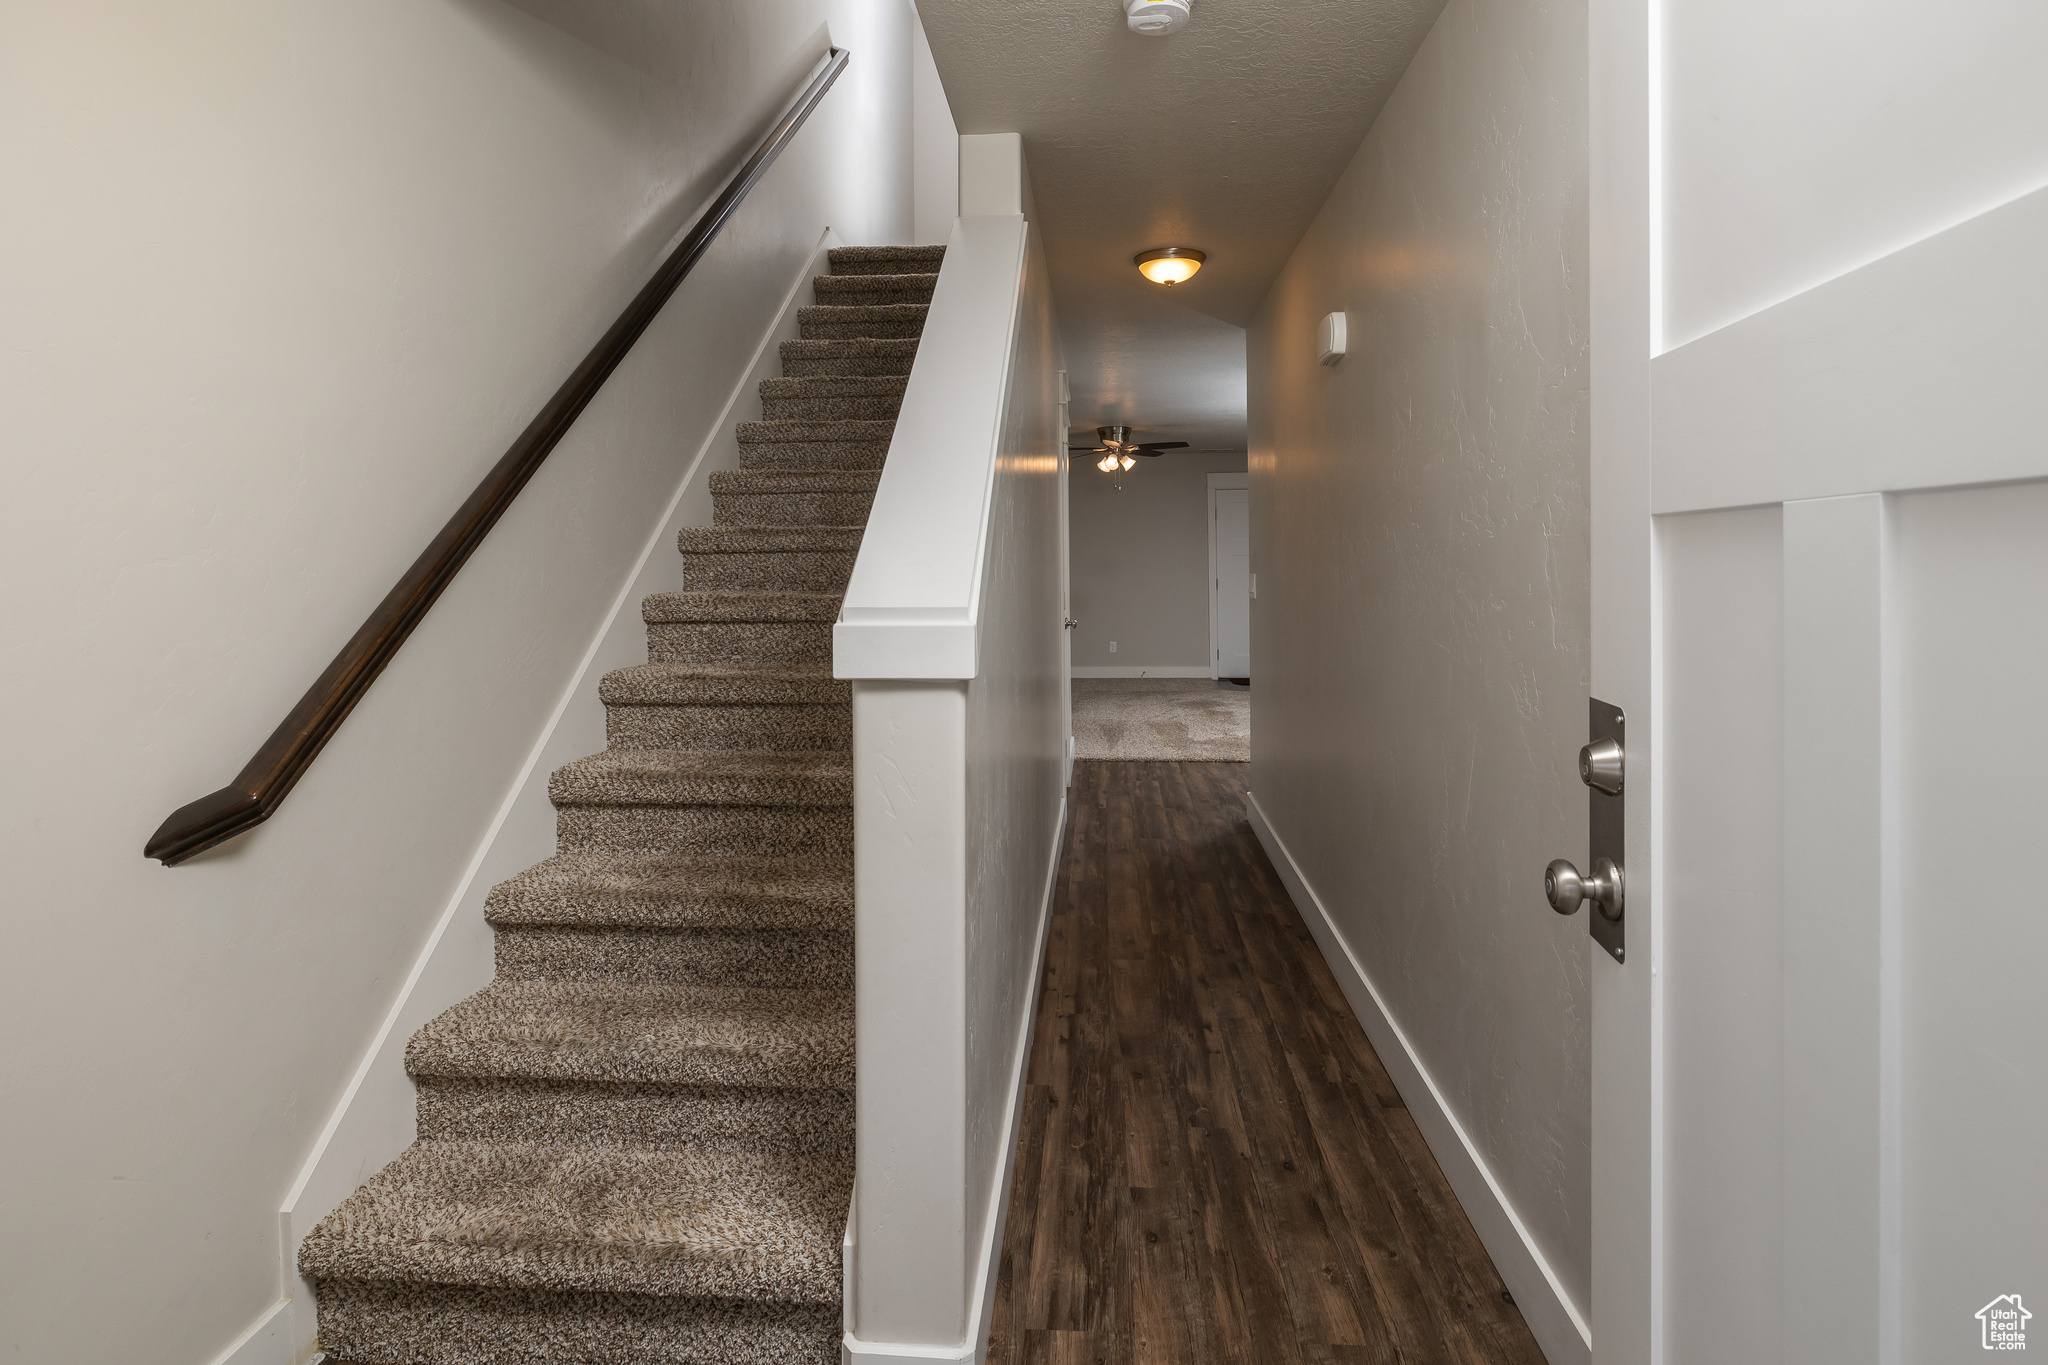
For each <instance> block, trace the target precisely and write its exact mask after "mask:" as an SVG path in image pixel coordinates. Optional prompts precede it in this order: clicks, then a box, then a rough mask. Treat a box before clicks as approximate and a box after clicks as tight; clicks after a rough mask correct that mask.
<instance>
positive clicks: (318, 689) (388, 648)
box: [142, 48, 846, 867]
mask: <svg viewBox="0 0 2048 1365" xmlns="http://www.w3.org/2000/svg"><path fill="white" fill-rule="evenodd" d="M845 69H846V50H845V49H844V48H833V49H832V50H831V52H830V54H829V55H828V56H827V57H826V58H825V62H824V66H823V68H822V69H821V70H819V72H818V73H817V74H816V75H815V76H813V77H812V78H811V82H810V84H809V85H807V86H805V87H804V90H803V93H801V94H800V95H798V96H797V97H796V99H795V101H794V102H793V103H791V104H790V106H789V107H788V109H787V110H786V111H785V112H784V113H783V115H782V117H781V118H780V119H779V120H777V122H776V124H775V126H774V127H773V128H771V129H770V130H769V131H768V133H767V135H766V136H765V137H763V138H762V139H761V141H760V142H759V143H758V144H757V145H756V146H755V148H754V150H753V153H752V154H751V155H749V156H748V157H747V159H746V162H745V163H744V164H743V165H741V167H740V168H739V170H737V171H735V172H734V173H733V176H732V178H731V179H730V180H728V181H727V182H726V184H725V188H723V189H721V190H720V191H719V192H718V196H717V198H715V199H713V200H712V201H711V204H710V207H708V208H706V209H705V210H704V212H703V214H702V215H701V216H700V217H699V218H698V219H697V221H696V223H695V224H693V225H692V226H691V228H690V230H689V232H688V233H687V234H685V235H684V237H683V240H682V241H681V242H680V243H679V244H678V245H677V246H676V249H675V250H674V251H672V252H670V253H669V257H668V259H667V260H665V261H663V262H662V264H661V268H660V269H659V270H657V271H655V272H654V278H653V279H650V280H649V281H648V282H647V284H646V286H645V287H644V288H642V289H641V291H640V292H639V293H638V294H637V295H635V296H634V298H633V301H632V303H630V304H628V305H627V306H626V311H625V312H623V313H621V314H620V315H619V320H618V321H617V322H614V323H613V324H612V325H611V327H610V328H609V329H608V330H607V331H606V332H605V334H604V336H603V338H602V339H600V340H599V341H598V343H597V345H596V346H594V347H592V348H591V351H590V354H589V355H587V356H585V357H584V358H583V363H582V364H580V365H578V366H577V367H576V369H575V372H574V373H572V374H571V375H570V376H569V378H568V379H567V380H566V381H564V382H563V384H562V387H561V388H559V389H557V390H556V391H555V396H554V397H553V398H550V399H549V400H548V402H547V406H545V407H543V408H542V409H541V410H540V413H539V414H538V415H537V416H536V417H535V418H534V419H533V421H532V422H531V423H529V424H528V425H527V428H526V430H525V431H523V432H521V433H520V436H519V439H518V440H516V441H514V442H513V443H512V448H511V449H510V450H508V451H506V452H505V456H504V458H503V459H501V460H499V461H498V463H497V464H496V465H494V466H492V468H491V472H490V473H489V474H486V475H485V476H484V480H483V482H482V483H479V484H478V485H477V486H476V491H475V492H474V493H471V494H470V495H469V497H468V499H467V500H466V501H464V503H463V504H462V506H461V507H460V508H459V509H457V511H456V513H455V515H454V516H453V517H452V518H450V519H449V522H448V524H447V525H446V526H444V527H442V528H441V534H439V535H437V536H435V537H434V539H433V542H432V543H431V544H429V545H428V546H427V548H426V552H425V553H424V554H422V555H421V556H420V557H419V558H418V559H417V560H415V561H413V566H412V567H411V568H410V569H407V570H406V571H405V577H403V578H401V579H399V580H398V586H396V587H394V588H393V589H392V590H391V591H390V593H389V594H388V595H386V597H385V598H384V600H383V601H382V602H380V603H379V604H378V605H377V609H376V610H375V611H373V612H371V613H370V619H369V620H367V621H365V622H363V625H362V629H360V630H358V631H357V632H356V633H355V637H354V638H353V639H351V640H350V641H349V642H348V644H347V646H346V647H344V648H343V649H342V651H341V653H340V654H338V655H336V656H335V658H334V662H333V663H331V664H329V665H327V671H326V672H324V673H322V674H321V675H320V677H319V679H318V680H317V681H315V682H314V684H313V686H312V688H311V689H310V690H309V691H308V692H307V693H306V695H305V696H303V697H301V698H300V699H299V704H298V705H297V706H294V707H293V708H292V710H291V714H290V715H288V716H286V717H285V718H284V723H283V724H281V725H279V726H278V727H277V729H276V730H275V731H273V732H272V734H271V736H270V738H269V739H267V740H265V741H264V742H263V747H262V748H260V749H258V750H257V751H256V756H255V757H254V758H251V759H250V760H249V762H248V763H247V765H246V766H244V767H243V769H242V771H241V772H240V773H238V774H237V775H236V777H235V780H234V781H233V782H230V783H229V784H228V785H227V786H225V787H222V788H221V789H220V790H219V791H217V792H214V793H213V794H212V795H210V796H202V797H200V798H199V799H198V800H197V801H194V802H192V803H191V804H190V805H188V806H180V807H179V808H178V809H177V810H175V811H173V812H172V813H171V816H170V818H169V819H167V820H165V821H164V822H163V824H162V825H160V826H159V827H158V828H157V832H156V833H155V834H153V835H151V836H150V839H149V842H148V843H147V844H145V845H144V846H143V850H142V851H143V854H144V856H146V857H150V858H160V859H162V860H163V863H164V865H165V866H166V867H175V866H176V865H177V864H179V863H181V862H184V861H185V860H186V859H187V858H190V857H191V856H193V855H194V854H196V853H202V852H204V851H205V850H207V849H209V848H212V847H213V846H214V845H215V844H218V843H221V842H222V841H224V840H227V839H232V838H234V837H235V836H236V835H238V834H244V833H247V832H248V831H249V830H252V829H254V828H255V827H256V826H258V825H260V824H262V823H263V822H264V821H265V820H268V819H269V818H270V817H271V816H272V815H273V814H275V813H276V811H277V808H278V807H279V806H280V805H282V804H283V803H284V799H285V797H286V796H288V795H290V794H291V789H292V788H293V787H294V786H295V785H297V783H298V780H299V779H300V778H301V777H303V776H304V775H305V772H306V769H307V768H308V767H310V766H311V765H312V762H313V760H314V759H315V758H316V757H318V756H319V754H320V750H321V749H323V748H325V747H326V745H327V741H328V740H330V739H332V738H333V737H334V732H335V731H336V730H338V729H340V728H341V723H342V721H344V720H346V719H348V713H349V712H350V711H353V710H354V709H355V706H356V703H357V702H359V701H361V700H362V699H363V694H364V693H365V692H367V691H369V690H370V684H371V683H373V682H375V681H376V680H377V675H378V674H380V673H382V672H383V671H384V667H385V665H387V664H389V663H390V662H391V660H392V657H393V656H394V655H396V654H397V653H398V650H399V647H400V646H401V645H403V644H404V643H405V642H406V639H407V638H408V637H409V636H411V634H412V633H413V630H414V629H415V628H416V627H417V626H418V625H419V623H420V621H421V620H422V619H423V618H425V616H426V614H427V610H428V608H430V607H432V606H433V605H434V602H435V600H436V599H438V598H439V597H440V596H441V594H442V592H443V591H445V590H446V589H447V587H448V584H449V583H450V582H452V581H453V580H454V578H455V575H456V573H457V572H458V571H460V570H461V568H462V566H463V564H464V563H465V562H467V561H468V559H469V557H470V555H471V554H473V553H475V551H476V547H477V546H478V545H480V544H482V543H483V539H484V537H485V536H486V535H488V534H489V533H490V529H491V527H493V526H495V525H496V524H497V522H498V518H499V517H501V516H503V515H504V514H505V509H506V508H508V507H510V506H511V505H512V500H513V499H514V498H516V497H518V496H519V490H520V489H522V488H524V487H526V483H527V480H529V479H531V478H532V477H533V475H534V472H535V471H536V470H538V469H539V468H540V467H541V464H542V463H543V462H544V461H546V459H547V457H548V455H549V453H550V452H552V451H553V450H554V448H555V446H556V444H557V443H558V442H559V441H560V440H561V439H562V437H563V436H564V435H566V434H567V433H568V431H569V428H570V426H571V425H572V424H573V423H574V422H575V421H576V417H577V415H578V414H579V413H581V412H582V411H583V409H584V408H585V407H587V406H588V405H589V403H590V400H591V399H592V398H594V397H596V396H597V391H598V390H599V389H600V388H602V387H603V386H604V381H605V380H606V378H608V377H609V376H610V374H611V372H612V371H613V370H615V369H617V368H618V366H619V362H620V361H622V360H624V359H625V358H626V353H627V352H628V351H630V350H632V349H633V343H634V342H636V341H638V340H639V339H640V334H641V333H642V332H645V331H646V330H647V328H648V326H649V324H651V323H652V322H653V321H654V319H655V316H656V315H657V314H659V313H660V312H661V309H662V305H663V304H665V303H667V302H668V300H669V296H670V295H671V294H673V293H675V291H676V287H677V286H678V285H680V284H681V283H682V282H683V278H684V277H685V276H686V275H688V274H689V273H690V269H691V267H692V266H694V265H696V264H697V261H698V260H699V259H700V258H701V257H702V256H703V255H704V253H705V251H706V250H707V249H709V247H710V246H711V242H712V239H713V238H715V237H717V236H718V233H719V229H721V228H723V227H724V226H725V225H726V223H727V222H728V221H729V220H730V219H731V218H732V216H733V213H734V212H735V211H736V210H737V209H738V208H739V206H740V201H742V200H743V199H745V198H746V197H747V192H748V191H749V190H751V189H753V188H754V185H755V183H756V182H758V181H759V180H760V179H761V177H762V176H763V175H765V174H766V173H767V171H768V168H769V167H770V166H771V165H773V164H774V162H775V158H776V157H777V156H779V155H781V153H782V149H783V148H784V147H787V146H788V145H789V143H790V140H791V139H792V138H794V137H795V136H796V133H797V130H798V129H799V128H801V127H803V125H804V120H805V119H807V118H809V117H810V115H811V111H812V110H813V109H816V108H817V107H818V103H819V101H821V100H823V99H824V98H825V92H826V91H827V90H829V89H831V88H832V83H833V82H834V81H836V80H838V79H839V73H840V72H842V71H844V70H845Z"/></svg>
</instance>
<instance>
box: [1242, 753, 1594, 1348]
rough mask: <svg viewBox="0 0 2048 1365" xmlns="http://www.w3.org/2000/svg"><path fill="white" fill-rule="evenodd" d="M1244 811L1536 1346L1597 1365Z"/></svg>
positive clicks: (1422, 1075) (1486, 1173) (1309, 895)
mask: <svg viewBox="0 0 2048 1365" xmlns="http://www.w3.org/2000/svg"><path fill="white" fill-rule="evenodd" d="M1244 804H1245V812H1246V814H1248V815H1249V816H1250V817H1251V822H1252V830H1253V832H1254V833H1256V834H1257V835H1258V836H1259V843H1260V844H1261V845H1263V846H1264V848H1265V850H1266V857H1267V858H1269V859H1270V860H1271V861H1272V864H1273V869H1274V870H1275V871H1276V872H1278V873H1279V874H1280V880H1281V881H1282V882H1284V883H1286V886H1287V894H1288V895H1290V896H1292V897H1293V898H1294V906H1295V909H1297V910H1299V911H1300V912H1301V918H1302V920H1303V921H1304V922H1305V923H1306V924H1307V925H1308V927H1309V932H1310V933H1312V934H1314V935H1315V939H1316V943H1317V945H1318V946H1319V947H1320V948H1321V949H1322V950H1323V957H1324V958H1325V959H1327V960H1328V962H1329V964H1330V970H1331V971H1332V972H1334V973H1335V974H1336V977H1337V984H1338V985H1339V986H1341V987H1342V988H1343V990H1344V998H1345V999H1346V1000H1348V1001H1350V1002H1351V1010H1352V1012H1353V1013H1354V1014H1356V1015H1357V1016H1358V1022H1359V1023H1360V1024H1361V1025H1363V1026H1364V1028H1365V1035H1366V1037H1367V1038H1368V1039H1370V1040H1371V1042H1372V1046H1373V1050H1374V1051H1375V1052H1377V1053H1378V1054H1379V1057H1380V1063H1381V1064H1382V1065H1383V1066H1385V1067H1386V1069H1387V1074H1388V1075H1389V1076H1390V1077H1392V1078H1393V1082H1394V1087H1395V1089H1397V1090H1399V1091H1400V1092H1401V1098H1402V1100H1404V1101H1405V1102H1406V1103H1407V1105H1408V1112H1409V1113H1410V1114H1411V1115H1413V1116H1414V1119H1415V1126H1416V1127H1417V1128H1419V1129H1420V1130H1421V1131H1422V1136H1423V1140H1424V1141H1426V1142H1427V1143H1428V1144H1429V1150H1430V1152H1431V1153H1432V1154H1433V1155H1434V1156H1435V1157H1436V1161H1437V1165H1439V1166H1440V1167H1442V1168H1443V1173H1444V1178H1445V1179H1447V1180H1449V1181H1450V1183H1451V1189H1452V1191H1453V1192H1454V1193H1456V1194H1457V1196H1458V1202H1459V1203H1461V1204H1463V1205H1464V1207H1465V1215H1466V1216H1467V1217H1468V1218H1470V1219H1471V1220H1472V1227H1473V1229H1474V1230H1475V1231H1477V1232H1478V1234H1479V1240H1480V1241H1481V1242H1482V1243H1483V1244H1484V1245H1485V1247H1486V1251H1487V1254H1488V1255H1490V1256H1492V1257H1493V1265H1494V1268H1495V1269H1496V1270H1498V1271H1499V1272H1500V1277H1501V1280H1502V1281H1503V1282H1504V1283H1505V1284H1506V1285H1507V1287H1508V1292H1509V1293H1511V1294H1513V1295H1514V1296H1515V1305H1516V1306H1517V1307H1519V1308H1520V1309H1521V1310H1522V1317H1523V1319H1524V1320H1525V1321H1526V1322H1527V1323H1528V1324H1529V1330H1530V1331H1531V1332H1532V1333H1534V1334H1535V1337H1536V1344H1537V1345H1538V1346H1540V1347H1542V1348H1543V1355H1544V1358H1545V1359H1547V1360H1549V1361H1550V1365H1590V1362H1591V1361H1592V1358H1593V1334H1592V1331H1591V1329H1590V1328H1589V1327H1588V1326H1587V1325H1586V1318H1585V1315H1584V1314H1583V1313H1582V1312H1581V1311H1580V1310H1579V1308H1578V1306H1577V1305H1576V1304H1574V1303H1573V1302H1572V1300H1571V1296H1570V1295H1569V1294H1567V1293H1566V1292H1565V1290H1564V1285H1563V1284H1562V1283H1561V1282H1560V1281H1559V1280H1558V1278H1557V1274H1556V1272H1554V1271H1553V1270H1552V1269H1551V1268H1550V1262H1549V1260H1548V1259H1547V1258H1546V1257H1545V1256H1544V1255H1543V1253H1542V1252H1541V1251H1540V1250H1538V1249H1537V1247H1536V1244H1535V1243H1534V1242H1533V1241H1531V1240H1530V1237H1529V1230H1528V1228H1527V1227H1526V1226H1524V1225H1523V1223H1522V1220H1521V1217H1520V1216H1519V1215H1517V1214H1516V1212H1515V1209H1514V1206H1513V1205H1512V1204H1510V1203H1509V1202H1508V1198H1507V1194H1506V1192H1505V1191H1503V1190H1502V1189H1501V1187H1500V1183H1499V1182H1498V1181H1496V1180H1495V1179H1494V1178H1493V1172H1492V1171H1491V1170H1490V1169H1488V1167H1487V1164H1486V1161H1485V1159H1484V1158H1483V1157H1481V1156H1480V1154H1479V1149H1478V1148H1477V1147H1476V1146H1474V1145H1473V1142H1472V1139H1471V1137H1470V1136H1468V1135H1467V1134H1466V1132H1465V1128H1464V1125H1463V1124H1461V1123H1459V1122H1458V1118H1457V1115H1455V1114H1453V1113H1452V1112H1451V1108H1450V1106H1449V1105H1448V1104H1446V1103H1445V1102H1444V1097H1443V1092H1442V1091H1440V1090H1438V1089H1437V1085H1436V1081H1435V1080H1434V1079H1433V1078H1432V1077H1431V1076H1430V1074H1429V1071H1428V1070H1427V1069H1426V1068H1425V1067H1424V1066H1423V1064H1422V1059H1421V1058H1420V1057H1419V1056H1417V1055H1416V1053H1415V1049H1414V1048H1412V1047H1411V1046H1409V1043H1408V1037H1407V1035H1406V1034H1405V1033H1403V1032H1402V1031H1401V1026H1400V1024H1399V1023H1397V1022H1395V1020H1394V1016H1393V1015H1392V1014H1391V1013H1389V1012H1388V1010H1387V1005H1386V1001H1385V1000H1384V999H1382V998H1381V996H1380V993H1379V990H1378V988H1377V987H1375V986H1374V985H1373V984H1372V978H1371V977H1370V976H1368V975H1367V974H1366V971H1365V964H1363V963H1362V962H1360V961H1359V960H1358V955H1357V954H1356V953H1354V952H1352V951H1351V945H1350V944H1349V943H1347V942H1346V941H1345V939H1344V935H1343V934H1342V933H1341V932H1340V931H1339V930H1338V928H1337V924H1336V921H1335V920H1333V919H1331V918H1330V912H1329V910H1328V908H1327V907H1325V906H1324V904H1323V902H1322V899H1321V898H1320V897H1318V896H1317V895H1316V893H1315V889H1314V888H1313V887H1311V886H1310V885H1309V884H1308V879H1307V878H1306V877H1304V876H1303V875H1302V872H1301V868H1300V867H1299V866H1298V865H1297V864H1296V863H1295V861H1294V856H1293V855H1292V854H1290V853H1289V852H1288V851H1287V845H1286V843H1285V842H1284V841H1283V840H1282V839H1281V838H1280V835H1279V833H1278V832H1277V831H1276V830H1274V828H1273V826H1272V823H1271V822H1270V821H1268V820H1267V819H1266V812H1265V811H1264V810H1263V809H1261V808H1260V806H1259V800H1258V797H1257V796H1255V795H1253V794H1252V793H1251V792H1246V793H1245V798H1244Z"/></svg>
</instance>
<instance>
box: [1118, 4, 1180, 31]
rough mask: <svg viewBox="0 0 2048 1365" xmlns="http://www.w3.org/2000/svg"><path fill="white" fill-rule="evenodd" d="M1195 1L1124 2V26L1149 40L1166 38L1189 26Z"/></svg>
mask: <svg viewBox="0 0 2048 1365" xmlns="http://www.w3.org/2000/svg"><path fill="white" fill-rule="evenodd" d="M1194 9H1195V0H1124V25H1125V27H1127V28H1129V29H1130V31H1131V32H1133V33H1142V34H1143V35H1145V36H1146V37H1147V38H1164V37H1165V36H1166V35H1167V34H1169V33H1178V32H1180V31H1181V30H1182V29H1184V28H1186V27H1187V26H1188V19H1189V17H1190V16H1191V15H1192V14H1193V13H1194Z"/></svg>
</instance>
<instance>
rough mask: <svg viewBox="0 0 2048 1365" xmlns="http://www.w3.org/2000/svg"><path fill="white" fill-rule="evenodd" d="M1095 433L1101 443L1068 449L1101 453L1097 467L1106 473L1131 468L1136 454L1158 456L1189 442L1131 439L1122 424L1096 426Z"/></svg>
mask: <svg viewBox="0 0 2048 1365" xmlns="http://www.w3.org/2000/svg"><path fill="white" fill-rule="evenodd" d="M1095 435H1096V437H1097V439H1099V440H1100V441H1101V442H1102V444H1101V445H1099V446H1068V447H1067V449H1069V450H1074V451H1081V452H1084V453H1086V454H1090V455H1097V454H1099V455H1101V456H1102V458H1101V459H1099V460H1097V461H1096V462H1095V467H1096V468H1097V469H1099V470H1101V471H1102V472H1103V473H1105V474H1107V473H1109V472H1111V471H1112V470H1115V469H1118V468H1122V469H1129V468H1130V467H1131V466H1132V465H1134V464H1136V463H1137V461H1136V460H1135V459H1133V458H1131V457H1132V456H1134V455H1144V456H1148V457H1156V456H1157V455H1158V454H1159V453H1160V452H1161V451H1167V450H1185V449H1187V444H1188V443H1187V442H1186V441H1145V442H1143V443H1140V442H1138V441H1133V440H1132V439H1131V429H1130V428H1129V427H1122V426H1117V427H1097V428H1095Z"/></svg>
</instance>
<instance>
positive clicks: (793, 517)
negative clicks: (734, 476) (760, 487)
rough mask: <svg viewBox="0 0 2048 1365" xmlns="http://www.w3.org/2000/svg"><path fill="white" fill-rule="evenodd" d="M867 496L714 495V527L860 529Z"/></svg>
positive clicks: (865, 515)
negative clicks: (824, 527)
mask: <svg viewBox="0 0 2048 1365" xmlns="http://www.w3.org/2000/svg"><path fill="white" fill-rule="evenodd" d="M874 502H875V495H874V494H873V493H871V492H869V493H714V494H712V495H711V522H712V524H713V525H714V526H862V525H865V524H866V523H867V519H868V509H869V508H871V507H873V506H874Z"/></svg>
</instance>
